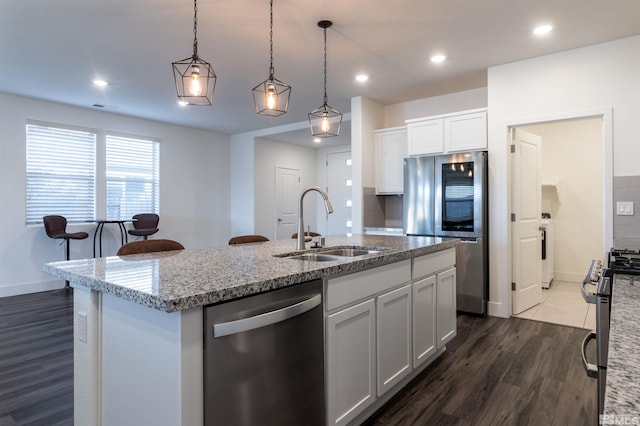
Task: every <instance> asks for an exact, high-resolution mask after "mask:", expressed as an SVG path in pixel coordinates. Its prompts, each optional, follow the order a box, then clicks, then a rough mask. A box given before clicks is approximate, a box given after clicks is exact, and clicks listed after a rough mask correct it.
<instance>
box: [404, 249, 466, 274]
mask: <svg viewBox="0 0 640 426" xmlns="http://www.w3.org/2000/svg"><path fill="white" fill-rule="evenodd" d="M455 264H456V249H455V248H450V249H446V250H442V251H438V252H435V253H431V254H427V255H424V256H420V257H416V258H414V259H413V272H412V276H413V279H414V280H418V279H420V278H424V277H426V276H429V275H433V274H435V273H436V272H439V271H444V270H445V269H449V268H451V267H452V266H454V265H455Z"/></svg>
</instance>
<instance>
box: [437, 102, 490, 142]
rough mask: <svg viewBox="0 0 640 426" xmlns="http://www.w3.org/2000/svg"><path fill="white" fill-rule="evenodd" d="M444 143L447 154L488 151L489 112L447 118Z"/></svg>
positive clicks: (445, 120)
mask: <svg viewBox="0 0 640 426" xmlns="http://www.w3.org/2000/svg"><path fill="white" fill-rule="evenodd" d="M444 141H445V149H446V151H447V152H461V151H475V150H480V149H487V112H486V111H481V112H475V113H469V114H460V115H454V116H451V117H446V118H445V119H444Z"/></svg>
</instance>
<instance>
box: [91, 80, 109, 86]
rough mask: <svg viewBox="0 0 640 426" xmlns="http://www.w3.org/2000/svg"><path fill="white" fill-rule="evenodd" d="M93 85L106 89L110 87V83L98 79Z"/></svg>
mask: <svg viewBox="0 0 640 426" xmlns="http://www.w3.org/2000/svg"><path fill="white" fill-rule="evenodd" d="M93 84H95V85H96V86H98V87H105V86H108V85H109V82H108V81H105V80H98V79H96V80H93Z"/></svg>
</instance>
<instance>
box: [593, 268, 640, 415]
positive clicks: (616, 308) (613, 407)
mask: <svg viewBox="0 0 640 426" xmlns="http://www.w3.org/2000/svg"><path fill="white" fill-rule="evenodd" d="M609 333H610V334H609V359H608V364H607V386H606V391H605V401H604V415H603V418H602V419H601V424H629V425H631V424H640V370H639V369H638V365H640V277H638V276H633V275H615V281H614V284H613V297H612V303H611V328H610V331H609Z"/></svg>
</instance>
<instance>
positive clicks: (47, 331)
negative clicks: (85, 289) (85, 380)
mask: <svg viewBox="0 0 640 426" xmlns="http://www.w3.org/2000/svg"><path fill="white" fill-rule="evenodd" d="M72 320H73V297H72V296H56V295H51V294H50V293H49V292H46V293H34V294H29V295H23V296H14V297H6V298H0V426H14V425H20V426H22V425H30V426H36V425H42V426H54V425H72V424H73V323H72Z"/></svg>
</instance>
